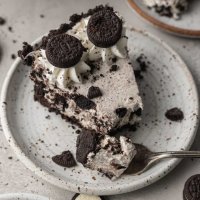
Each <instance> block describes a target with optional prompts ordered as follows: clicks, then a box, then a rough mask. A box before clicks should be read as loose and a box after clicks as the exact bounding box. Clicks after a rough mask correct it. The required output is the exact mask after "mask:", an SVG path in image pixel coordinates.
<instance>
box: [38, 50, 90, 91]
mask: <svg viewBox="0 0 200 200" xmlns="http://www.w3.org/2000/svg"><path fill="white" fill-rule="evenodd" d="M84 57H85V53H84V54H83V56H82V58H81V60H80V61H79V62H78V63H77V64H76V65H75V66H73V67H70V68H59V67H55V66H53V65H52V64H51V63H50V62H49V61H48V59H47V58H46V53H45V50H40V53H39V56H38V57H37V61H38V64H40V63H41V64H42V65H43V66H44V67H45V69H46V72H47V73H46V74H45V75H46V77H47V78H48V80H49V82H50V83H51V84H56V85H57V86H59V87H60V88H62V89H64V88H66V87H67V85H68V84H69V83H70V82H71V81H73V82H75V83H81V82H82V78H81V74H82V73H86V72H89V71H90V67H89V66H88V65H87V64H86V63H85V62H84V61H83V60H84Z"/></svg>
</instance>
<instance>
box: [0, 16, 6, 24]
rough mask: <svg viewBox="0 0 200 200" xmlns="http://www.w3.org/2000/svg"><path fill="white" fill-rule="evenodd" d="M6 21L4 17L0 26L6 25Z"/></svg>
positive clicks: (0, 18)
mask: <svg viewBox="0 0 200 200" xmlns="http://www.w3.org/2000/svg"><path fill="white" fill-rule="evenodd" d="M5 23H6V20H5V19H4V18H3V17H0V26H2V25H4V24H5Z"/></svg>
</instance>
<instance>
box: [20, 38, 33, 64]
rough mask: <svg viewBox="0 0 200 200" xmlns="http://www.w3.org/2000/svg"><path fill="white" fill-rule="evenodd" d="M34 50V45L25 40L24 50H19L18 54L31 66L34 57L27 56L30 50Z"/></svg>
mask: <svg viewBox="0 0 200 200" xmlns="http://www.w3.org/2000/svg"><path fill="white" fill-rule="evenodd" d="M32 51H33V46H31V45H30V44H28V43H27V42H23V48H22V50H19V51H18V56H19V57H20V58H21V59H22V60H23V63H24V64H25V65H28V66H31V65H32V63H33V60H34V58H33V57H32V56H27V55H28V54H29V53H30V52H32Z"/></svg>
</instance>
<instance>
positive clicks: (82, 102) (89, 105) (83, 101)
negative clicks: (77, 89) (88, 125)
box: [74, 95, 96, 110]
mask: <svg viewBox="0 0 200 200" xmlns="http://www.w3.org/2000/svg"><path fill="white" fill-rule="evenodd" d="M74 101H75V103H76V105H77V106H78V107H79V108H81V109H83V110H90V109H94V108H95V107H96V104H95V103H94V102H93V101H91V100H90V99H88V98H87V97H85V96H83V95H76V96H75V97H74Z"/></svg>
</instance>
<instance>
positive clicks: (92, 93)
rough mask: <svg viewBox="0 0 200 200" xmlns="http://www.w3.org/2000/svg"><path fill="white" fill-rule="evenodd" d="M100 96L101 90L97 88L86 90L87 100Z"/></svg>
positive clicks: (92, 87)
mask: <svg viewBox="0 0 200 200" xmlns="http://www.w3.org/2000/svg"><path fill="white" fill-rule="evenodd" d="M101 96H102V92H101V90H100V89H99V87H94V86H91V87H90V88H89V90H88V94H87V97H88V98H89V99H93V98H97V97H101Z"/></svg>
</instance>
